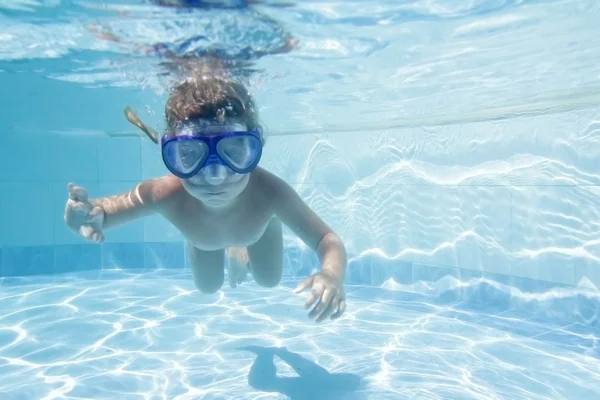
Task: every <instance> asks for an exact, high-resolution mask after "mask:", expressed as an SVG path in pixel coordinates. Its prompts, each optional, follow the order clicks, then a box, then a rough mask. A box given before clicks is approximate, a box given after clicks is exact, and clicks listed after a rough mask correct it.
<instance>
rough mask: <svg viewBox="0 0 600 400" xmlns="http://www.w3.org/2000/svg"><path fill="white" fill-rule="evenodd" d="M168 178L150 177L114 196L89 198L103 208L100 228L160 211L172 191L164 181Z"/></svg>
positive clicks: (106, 227) (111, 226)
mask: <svg viewBox="0 0 600 400" xmlns="http://www.w3.org/2000/svg"><path fill="white" fill-rule="evenodd" d="M167 179H168V178H159V179H151V180H148V181H144V182H141V183H139V184H138V185H136V186H135V187H134V188H133V189H131V190H129V191H127V192H125V193H122V194H118V195H116V196H110V197H103V198H99V199H93V200H90V201H91V203H92V204H94V205H97V206H100V207H101V208H102V209H103V210H104V223H103V224H102V229H103V230H104V229H109V228H113V227H115V226H119V225H122V224H124V223H127V222H130V221H133V220H136V219H139V218H143V217H145V216H148V215H151V214H154V213H156V212H160V209H161V207H162V206H163V205H164V201H163V200H165V199H166V198H168V197H169V194H171V193H172V190H170V189H171V187H172V185H169V184H168V182H167V181H166V180H167Z"/></svg>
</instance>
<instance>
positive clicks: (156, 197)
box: [138, 175, 185, 207]
mask: <svg viewBox="0 0 600 400" xmlns="http://www.w3.org/2000/svg"><path fill="white" fill-rule="evenodd" d="M138 190H139V196H140V198H141V199H142V201H144V202H147V203H151V204H153V205H154V206H157V207H166V206H168V205H170V204H173V202H176V201H178V200H179V199H181V197H182V195H183V194H185V189H184V188H183V185H182V184H181V181H180V180H179V179H177V178H176V177H174V176H170V175H167V176H162V177H160V178H154V179H149V180H146V181H144V182H142V183H140V185H139V186H138Z"/></svg>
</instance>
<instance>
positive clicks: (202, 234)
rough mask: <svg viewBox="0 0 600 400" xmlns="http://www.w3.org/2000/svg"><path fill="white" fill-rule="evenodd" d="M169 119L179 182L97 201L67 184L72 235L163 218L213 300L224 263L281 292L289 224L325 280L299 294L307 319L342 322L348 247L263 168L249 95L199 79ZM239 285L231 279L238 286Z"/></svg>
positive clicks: (182, 88) (168, 141)
mask: <svg viewBox="0 0 600 400" xmlns="http://www.w3.org/2000/svg"><path fill="white" fill-rule="evenodd" d="M165 109H166V122H167V130H166V132H165V134H164V135H163V136H162V138H161V139H160V144H161V149H162V159H163V161H164V163H165V165H166V167H167V168H168V169H169V171H170V172H171V173H172V174H173V175H168V176H163V177H161V178H156V179H151V180H147V181H143V182H141V183H140V184H138V185H137V186H136V187H135V188H133V189H132V190H131V191H129V192H127V193H124V194H120V195H117V196H112V197H105V198H100V199H94V200H90V199H88V197H87V193H86V192H85V190H84V189H82V188H80V187H76V186H74V185H73V184H69V187H68V190H69V199H68V200H67V204H66V208H65V221H66V223H67V225H68V226H69V227H70V228H71V229H72V230H74V231H75V232H77V233H79V234H80V235H82V236H83V237H84V238H86V239H89V240H91V241H94V242H97V243H99V242H102V241H103V239H104V230H106V229H109V228H112V227H115V226H118V225H121V224H124V223H126V222H128V221H132V220H134V219H138V218H142V217H144V216H147V215H150V214H154V213H158V214H160V215H162V216H163V217H164V218H166V219H167V220H168V221H169V222H170V223H172V224H173V225H174V226H175V227H177V228H178V229H179V230H180V231H181V233H182V234H183V236H184V238H185V240H186V243H187V250H188V251H187V255H188V261H189V264H190V266H191V269H192V274H193V278H194V283H195V284H196V287H197V288H198V289H199V290H200V291H201V292H203V293H214V292H216V291H218V290H219V289H220V288H221V286H222V285H223V281H224V263H225V256H226V253H227V256H228V258H229V260H230V263H231V264H237V265H238V270H239V264H240V260H242V261H241V262H244V261H245V262H246V263H247V267H248V269H249V270H250V272H251V274H252V276H253V278H254V280H255V281H256V283H258V284H259V285H261V286H265V287H274V286H276V285H277V284H278V283H279V282H280V280H281V275H282V270H283V238H282V226H281V224H282V223H284V224H285V225H286V226H288V227H289V228H290V229H291V230H292V231H294V232H295V233H296V234H297V235H298V237H300V239H302V241H304V243H306V244H307V245H308V246H309V247H310V248H312V249H313V250H314V251H316V252H317V254H318V256H319V260H320V262H321V266H322V268H321V272H318V273H315V274H313V275H311V276H309V277H308V278H306V279H305V280H303V281H302V282H301V283H300V284H299V285H298V287H297V288H296V293H300V292H302V291H303V290H305V289H310V290H311V295H310V297H309V298H308V300H307V301H306V303H305V308H307V309H308V308H310V307H311V306H313V305H314V307H313V309H312V310H311V311H310V312H309V317H310V318H314V319H315V320H316V321H317V322H319V321H322V320H324V319H325V318H327V317H330V318H331V319H336V318H338V317H340V316H341V315H342V314H343V312H344V310H345V307H346V305H345V294H344V287H343V281H344V274H345V270H346V251H345V248H344V245H343V244H342V242H341V240H340V238H339V237H338V236H337V235H336V234H335V233H334V232H333V231H332V230H331V229H330V228H329V227H328V226H327V225H326V224H325V222H323V221H322V220H321V219H320V218H319V217H318V216H317V215H316V214H315V213H314V212H313V211H312V210H311V209H310V208H309V207H308V206H307V205H306V204H305V203H304V201H302V199H301V198H300V196H299V195H298V194H297V193H296V192H295V191H294V190H293V189H292V187H290V186H289V185H288V184H287V183H286V182H284V181H283V180H282V179H280V178H278V177H276V176H275V175H273V174H271V173H269V172H268V171H266V170H264V169H262V168H260V167H257V164H258V162H259V160H260V158H261V154H262V147H263V144H264V139H265V138H264V136H263V132H262V128H261V127H260V125H259V124H258V116H257V112H256V109H255V106H254V102H253V99H252V98H251V96H250V95H249V93H248V92H247V90H246V89H245V88H244V87H243V86H242V85H241V84H239V83H236V82H233V81H230V80H229V79H227V78H224V77H217V76H207V75H204V76H203V75H200V74H194V75H192V78H190V79H187V80H185V81H183V82H181V83H180V84H178V85H177V86H176V87H175V89H174V91H173V92H172V93H171V95H170V96H169V99H168V100H167V104H166V107H165ZM225 249H227V252H226V251H225ZM239 280H240V279H239V276H233V277H232V276H231V273H230V281H231V283H232V286H235V283H237V281H239Z"/></svg>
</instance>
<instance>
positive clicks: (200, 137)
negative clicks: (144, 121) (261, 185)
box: [162, 129, 262, 179]
mask: <svg viewBox="0 0 600 400" xmlns="http://www.w3.org/2000/svg"><path fill="white" fill-rule="evenodd" d="M261 155H262V140H261V138H260V132H259V131H258V130H257V129H254V130H250V131H227V132H221V133H218V134H213V135H207V134H202V132H193V131H192V132H189V131H188V132H186V133H183V134H179V135H176V136H167V135H165V136H163V138H162V157H163V161H164V163H165V165H166V167H167V168H168V169H169V171H171V173H173V174H174V175H176V176H178V177H179V178H182V179H189V178H191V177H192V176H194V175H196V174H197V173H198V172H199V171H200V170H201V169H202V168H204V167H206V166H208V165H211V164H220V165H224V166H227V167H228V168H230V169H231V170H232V171H234V172H236V173H238V174H247V173H249V172H251V171H252V170H253V169H254V168H256V166H257V165H258V162H259V161H260V157H261Z"/></svg>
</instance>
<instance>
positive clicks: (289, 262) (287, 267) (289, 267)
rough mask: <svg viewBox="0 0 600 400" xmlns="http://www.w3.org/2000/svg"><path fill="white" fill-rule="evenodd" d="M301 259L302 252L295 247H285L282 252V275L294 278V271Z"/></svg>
mask: <svg viewBox="0 0 600 400" xmlns="http://www.w3.org/2000/svg"><path fill="white" fill-rule="evenodd" d="M301 258H302V250H301V249H299V248H298V247H296V246H290V247H286V248H285V249H284V250H283V275H284V276H288V277H295V276H296V275H295V271H296V270H297V269H298V265H299V263H300V260H301Z"/></svg>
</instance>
